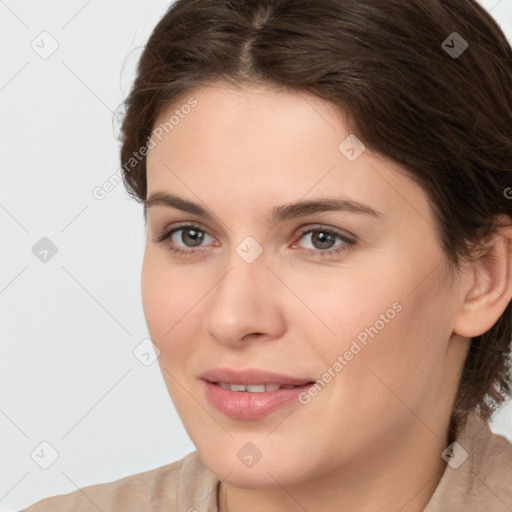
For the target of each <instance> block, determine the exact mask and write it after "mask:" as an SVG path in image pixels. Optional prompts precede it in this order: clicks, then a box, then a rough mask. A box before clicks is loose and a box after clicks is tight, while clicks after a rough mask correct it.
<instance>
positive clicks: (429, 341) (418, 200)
mask: <svg viewBox="0 0 512 512" xmlns="http://www.w3.org/2000/svg"><path fill="white" fill-rule="evenodd" d="M191 98H193V99H191ZM187 100H188V103H187ZM176 110H177V111H178V112H176ZM173 115H174V117H173V118H172V120H171V121H170V119H171V116H173ZM389 122H390V123H392V122H393V120H392V119H390V120H389ZM165 123H167V125H165ZM160 124H162V126H163V129H162V126H161V127H160V129H158V127H159V125H160ZM155 128H156V129H157V132H155V133H157V134H158V136H153V141H154V143H155V145H154V147H153V146H151V147H152V148H151V149H150V151H149V152H148V157H147V179H148V202H147V206H148V209H147V215H148V235H147V245H146V252H145V258H144V264H143V271H142V296H143V304H144V312H145V317H146V320H147V324H148V329H149V333H150V335H151V338H152V340H153V343H154V344H155V345H156V346H157V347H158V348H159V349H160V351H161V354H160V357H159V363H160V366H161V370H162V373H163V377H164V379H165V382H166V385H167V387H168V390H169V393H170V395H171V397H172V400H173V401H174V404H175V406H176V408H177V411H178V413H179V415H180V417H181V419H182V421H183V423H184V425H185V428H186V430H187V432H188V434H189V436H190V438H191V439H192V441H193V443H194V444H195V445H196V447H197V448H198V450H199V453H200V455H201V457H202V459H203V461H204V462H205V464H206V465H207V466H208V467H209V468H210V469H211V470H212V471H213V472H214V473H215V474H216V475H217V476H218V477H219V478H221V479H224V478H226V477H227V478H226V480H225V481H226V482H228V483H230V484H233V485H237V486H241V487H258V486H275V485H276V482H279V484H281V485H283V486H286V485H292V484H297V483H300V482H305V481H307V480H310V481H311V480H314V479H315V478H317V477H321V476H322V475H325V474H328V473H332V472H333V471H338V470H343V468H346V467H350V468H351V470H355V469H356V468H357V467H358V466H357V464H358V463H361V462H365V464H366V465H365V467H366V468H367V469H366V470H367V471H368V470H370V471H371V469H368V468H371V467H372V465H371V464H370V465H368V462H371V461H378V460H384V459H386V460H389V457H390V454H397V453H399V452H404V451H407V453H416V454H418V457H421V456H422V454H424V450H426V449H427V448H426V447H428V446H430V445H431V444H432V441H433V439H434V438H437V441H436V442H439V440H441V441H440V442H441V444H442V443H443V442H444V433H443V429H444V428H445V427H446V422H447V421H448V416H449V413H450V410H451V407H452V403H453V399H454V396H455V391H456V385H457V377H458V372H459V371H460V369H461V365H462V362H463V359H464V356H465V350H466V344H465V343H464V342H463V341H464V340H462V339H460V338H459V337H458V336H455V335H453V324H454V319H455V316H456V314H457V306H458V304H459V302H460V298H461V297H460V295H461V293H460V289H459V287H458V285H457V280H456V279H454V280H453V281H451V280H450V279H449V273H448V263H447V260H446V258H445V256H444V254H443V252H442V250H441V248H440V245H439V242H438V239H437V237H436V232H435V228H434V220H433V216H432V213H431V208H430V206H429V202H428V200H427V197H426V194H425V193H424V191H423V190H422V189H421V188H420V187H419V186H418V185H417V184H415V183H414V182H413V181H412V180H411V179H410V178H408V177H407V176H405V175H404V174H403V173H401V172H400V170H399V168H398V167H397V166H396V165H395V164H394V163H393V162H392V161H390V160H388V159H386V158H383V157H382V156H379V155H377V154H375V153H373V152H371V151H370V150H369V149H368V148H366V149H365V150H364V151H362V152H361V149H363V148H362V147H360V146H359V145H358V142H357V140H356V139H355V138H353V137H349V135H350V134H351V130H350V127H349V126H348V125H347V124H346V122H345V121H343V120H342V119H341V117H340V116H339V115H337V114H336V112H335V111H334V109H333V107H332V106H331V104H329V103H328V102H326V101H324V100H322V99H320V98H318V97H316V96H312V95H308V94H302V93H292V92H281V91H276V90H271V89H256V88H247V87H244V88H240V89H236V90H235V89H232V88H230V87H229V86H228V85H226V84H224V83H222V82H217V83H216V84H214V85H212V86H210V87H208V88H204V89H197V90H195V91H193V92H192V93H191V94H189V95H188V96H186V97H185V99H184V100H183V102H182V103H181V104H179V105H178V104H177V105H174V106H173V107H172V108H170V109H168V110H166V111H165V112H163V113H162V115H161V116H160V118H159V119H158V121H157V123H156V124H155ZM347 137H349V138H348V139H347ZM159 139H161V140H159ZM157 193H158V194H159V198H160V199H159V200H158V198H157V196H156V195H155V194H157ZM165 194H167V195H168V196H169V197H168V198H167V199H165ZM170 196H173V198H174V199H173V200H172V198H170ZM152 197H153V199H154V200H152V199H151V198H152ZM155 198H156V199H155ZM171 230H173V233H171V234H170V235H169V237H168V238H167V239H166V240H164V241H160V242H157V241H156V239H157V238H158V237H159V236H160V235H161V234H162V233H164V232H167V233H169V232H170V231H171ZM175 250H176V251H183V252H174V251H175ZM262 372H270V373H266V374H263V373H262ZM285 377H286V378H285ZM219 382H221V383H224V384H222V386H221V385H219ZM314 382H317V384H316V385H314V386H313V385H312V384H311V383H314ZM308 383H310V384H308ZM227 384H229V385H231V384H235V385H236V384H238V385H242V387H238V388H237V387H231V388H229V389H225V388H227V387H228V386H227ZM284 384H288V386H287V387H288V388H289V387H290V385H297V386H298V387H294V388H291V389H286V388H284V389H283V388H280V389H278V390H276V389H275V388H277V386H280V385H284ZM243 385H250V386H251V387H250V388H249V389H247V388H244V387H243ZM263 385H267V387H266V388H263V387H262V386H263ZM236 389H239V390H238V391H237V390H236ZM243 389H245V391H240V390H243ZM263 389H265V391H263ZM262 391H263V392H262ZM375 467H378V464H377V462H376V464H375Z"/></svg>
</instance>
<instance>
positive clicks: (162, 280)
mask: <svg viewBox="0 0 512 512" xmlns="http://www.w3.org/2000/svg"><path fill="white" fill-rule="evenodd" d="M163 259H165V258H164V257H163V256H162V255H160V254H158V253H157V252H156V251H154V250H151V249H146V252H145V254H144V262H143V265H142V275H141V294H142V304H143V309H144V316H145V319H146V324H147V327H148V330H149V333H150V336H151V339H152V341H153V343H155V344H156V345H157V346H158V348H159V349H160V351H161V355H160V359H163V360H167V359H170V358H171V357H170V356H172V357H175V356H179V355H180V353H181V352H182V351H183V350H184V349H185V348H186V347H190V346H191V345H192V344H191V343H190V342H188V343H186V342H185V341H186V340H190V339H191V337H190V333H188V335H187V333H185V332H184V329H187V327H188V328H190V326H192V325H198V324H197V322H194V316H197V314H198V310H199V308H198V307H194V305H197V303H198V302H199V300H200V298H201V290H198V288H199V287H198V286H190V276H189V275H188V274H187V272H186V271H183V270H182V269H181V270H180V269H179V268H178V267H175V266H174V267H173V266H172V265H169V263H168V262H167V263H166V262H165V261H162V260H163ZM171 353H172V354H171Z"/></svg>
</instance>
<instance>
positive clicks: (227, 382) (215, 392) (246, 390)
mask: <svg viewBox="0 0 512 512" xmlns="http://www.w3.org/2000/svg"><path fill="white" fill-rule="evenodd" d="M201 379H202V380H203V381H204V390H205V394H206V397H207V399H208V400H209V402H210V403H211V404H212V405H213V406H214V407H215V408H216V409H217V410H219V411H220V412H221V413H223V414H224V415H226V416H228V417H230V418H234V419H238V420H258V419H261V418H263V417H265V416H267V415H269V414H271V413H272V412H273V411H275V410H277V409H279V408H281V407H284V406H286V405H290V404H291V403H293V402H294V401H295V406H298V405H299V402H298V400H297V398H298V396H299V395H300V394H301V393H303V392H304V391H306V390H307V389H308V388H309V387H310V386H311V385H313V384H314V380H313V379H304V378H297V377H291V376H289V375H282V374H278V373H273V372H268V371H262V370H256V369H248V370H245V371H236V370H232V369H229V368H218V369H215V370H209V371H207V372H205V373H204V374H202V375H201Z"/></svg>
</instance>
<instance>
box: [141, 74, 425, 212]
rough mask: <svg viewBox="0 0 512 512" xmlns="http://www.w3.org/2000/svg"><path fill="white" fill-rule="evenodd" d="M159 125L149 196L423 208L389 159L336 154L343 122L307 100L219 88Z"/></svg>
mask: <svg viewBox="0 0 512 512" xmlns="http://www.w3.org/2000/svg"><path fill="white" fill-rule="evenodd" d="M187 105H194V106H193V107H190V108H189V107H186V106H187ZM171 118H173V121H174V122H172V123H171V122H170V121H169V120H170V119H171ZM165 123H167V130H165V129H164V130H163V132H162V134H161V140H157V139H154V140H155V142H156V146H155V147H154V148H153V149H151V150H150V151H149V152H148V157H147V158H148V160H147V164H148V165H147V179H148V192H151V191H155V190H177V189H179V190H180V191H181V192H182V193H184V194H186V195H187V196H188V197H191V192H192V195H193V194H196V195H199V196H200V195H204V194H207V195H208V196H209V197H212V196H214V195H219V193H222V194H221V195H222V196H223V200H224V201H227V202H229V201H237V202H238V203H237V206H239V205H240V204H247V205H249V204H250V203H251V201H254V198H255V197H259V198H261V197H265V198H267V199H268V200H269V201H271V202H272V201H273V200H275V201H279V202H282V201H294V200H297V199H299V198H302V197H304V196H305V195H307V194H315V195H327V194H329V195H332V193H333V192H336V191H339V192H340V193H343V195H346V196H350V197H352V198H353V199H355V200H359V199H364V200H365V201H366V202H369V203H373V204H375V205H377V209H379V208H380V209H381V211H384V210H385V209H387V208H389V207H390V206H393V207H397V206H399V205H398V204H397V203H400V202H402V203H403V202H404V197H407V198H408V200H409V202H411V201H412V202H415V203H417V202H418V201H419V202H422V203H423V204H421V205H417V206H418V207H420V208H421V207H428V205H427V204H425V202H426V198H425V195H424V194H423V191H422V190H421V189H419V188H418V186H417V185H416V184H415V183H414V182H412V180H410V179H408V178H406V177H405V176H404V174H403V169H400V168H399V166H398V165H397V164H396V163H394V162H393V161H391V160H389V159H387V158H385V157H383V156H382V155H378V154H375V153H374V152H372V151H371V150H370V149H369V148H366V149H365V151H364V152H363V153H362V154H361V155H360V156H359V157H358V158H357V159H356V160H354V161H351V160H349V159H348V158H347V156H346V153H344V151H343V142H344V141H345V140H347V137H349V136H351V137H352V136H353V134H352V131H351V130H352V128H351V122H350V118H349V116H347V115H344V113H343V111H341V110H340V109H338V108H337V107H335V106H334V105H333V104H331V103H330V102H328V101H326V100H324V99H322V98H319V97H317V96H315V95H312V94H309V93H305V92H300V91H291V90H279V89H274V88H269V87H263V86H240V87H236V88H235V87H233V86H231V85H230V84H226V83H223V82H217V83H215V84H212V85H210V86H207V87H202V88H197V89H195V90H191V91H189V92H187V93H185V94H183V95H182V96H181V97H180V99H179V100H178V101H176V102H174V103H173V105H172V106H170V107H168V108H166V109H165V110H163V111H162V112H161V113H160V115H159V117H158V119H157V122H156V123H155V127H156V128H157V127H158V126H161V127H164V128H165V127H166V124H165ZM340 145H341V146H340ZM386 203H388V204H386ZM392 203H394V204H392ZM402 206H404V205H402ZM409 207H410V205H409Z"/></svg>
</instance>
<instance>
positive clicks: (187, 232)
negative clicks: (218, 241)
mask: <svg viewBox="0 0 512 512" xmlns="http://www.w3.org/2000/svg"><path fill="white" fill-rule="evenodd" d="M203 239H204V233H203V232H202V231H199V230H197V229H184V230H183V232H182V234H181V241H182V242H183V243H184V244H185V245H188V246H189V247H196V246H198V245H201V241H202V240H203ZM189 242H192V243H189Z"/></svg>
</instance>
